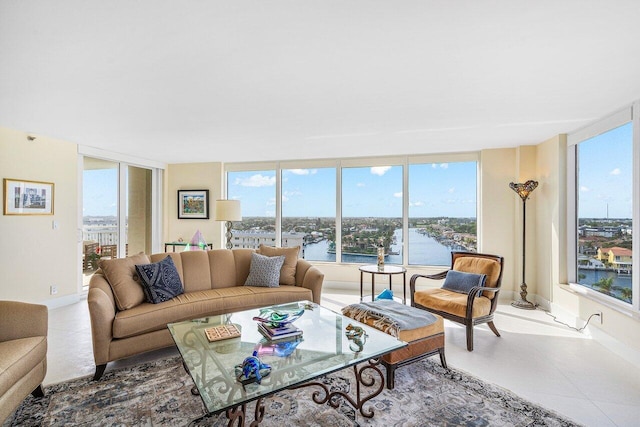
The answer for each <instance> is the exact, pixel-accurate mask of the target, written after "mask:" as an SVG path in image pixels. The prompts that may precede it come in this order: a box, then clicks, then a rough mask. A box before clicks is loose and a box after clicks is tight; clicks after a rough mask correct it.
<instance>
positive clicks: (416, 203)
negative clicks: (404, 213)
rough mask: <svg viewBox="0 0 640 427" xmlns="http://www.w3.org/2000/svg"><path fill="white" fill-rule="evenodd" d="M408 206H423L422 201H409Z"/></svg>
mask: <svg viewBox="0 0 640 427" xmlns="http://www.w3.org/2000/svg"><path fill="white" fill-rule="evenodd" d="M409 206H424V202H420V201H417V202H409Z"/></svg>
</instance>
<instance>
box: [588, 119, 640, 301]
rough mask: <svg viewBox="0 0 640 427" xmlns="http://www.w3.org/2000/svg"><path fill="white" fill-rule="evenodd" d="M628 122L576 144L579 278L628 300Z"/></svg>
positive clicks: (630, 162) (630, 170) (630, 144)
mask: <svg viewBox="0 0 640 427" xmlns="http://www.w3.org/2000/svg"><path fill="white" fill-rule="evenodd" d="M632 136H633V135H632V124H631V123H627V124H625V125H623V126H620V127H618V128H615V129H612V130H610V131H608V132H605V133H602V134H600V135H598V136H595V137H593V138H590V139H587V140H585V141H583V142H580V143H579V144H578V146H577V149H576V156H577V158H576V163H577V165H578V166H577V184H576V193H577V200H578V203H577V206H578V212H577V224H578V253H577V257H576V259H577V277H578V282H579V283H580V284H582V285H584V286H588V287H590V288H593V289H595V290H597V291H599V292H602V293H603V294H605V295H609V296H611V297H614V298H616V299H619V300H622V301H625V302H627V303H631V296H632V286H631V277H632V268H631V263H632V256H631V255H632V236H631V230H632V225H633V224H632V217H633V215H632V210H633V206H632V199H633V195H632V186H633V139H632Z"/></svg>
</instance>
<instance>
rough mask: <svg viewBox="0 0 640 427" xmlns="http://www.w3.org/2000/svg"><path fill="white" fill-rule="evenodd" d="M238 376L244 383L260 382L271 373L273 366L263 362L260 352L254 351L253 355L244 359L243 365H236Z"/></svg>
mask: <svg viewBox="0 0 640 427" xmlns="http://www.w3.org/2000/svg"><path fill="white" fill-rule="evenodd" d="M235 371H236V377H237V379H238V381H240V382H241V383H242V384H243V385H244V384H249V383H252V382H256V383H258V384H260V382H261V381H262V378H264V377H266V376H268V375H269V374H270V373H271V366H269V365H267V364H266V363H262V362H261V361H260V358H259V357H258V352H257V351H254V352H253V355H252V356H249V357H247V358H246V359H244V361H243V362H242V364H241V365H236V367H235Z"/></svg>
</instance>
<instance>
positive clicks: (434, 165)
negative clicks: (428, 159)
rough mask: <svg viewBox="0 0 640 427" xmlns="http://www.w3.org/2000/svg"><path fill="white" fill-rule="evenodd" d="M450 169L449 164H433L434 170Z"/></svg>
mask: <svg viewBox="0 0 640 427" xmlns="http://www.w3.org/2000/svg"><path fill="white" fill-rule="evenodd" d="M448 167H449V163H431V168H432V169H437V168H440V169H447V168H448Z"/></svg>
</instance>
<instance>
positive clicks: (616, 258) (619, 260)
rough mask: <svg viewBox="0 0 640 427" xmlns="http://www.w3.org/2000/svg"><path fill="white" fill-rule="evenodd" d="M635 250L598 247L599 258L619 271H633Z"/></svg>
mask: <svg viewBox="0 0 640 427" xmlns="http://www.w3.org/2000/svg"><path fill="white" fill-rule="evenodd" d="M632 255H633V252H632V251H631V249H627V248H619V247H617V246H615V247H613V248H598V254H597V258H598V259H599V260H600V261H603V262H607V263H609V264H610V265H611V267H612V268H614V269H615V270H617V271H618V272H627V273H630V272H631V266H632V259H633V257H632Z"/></svg>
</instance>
